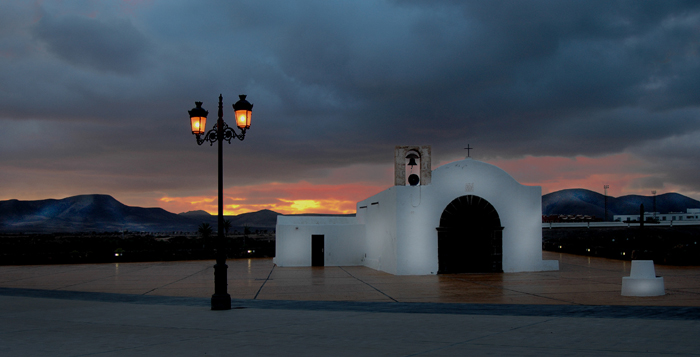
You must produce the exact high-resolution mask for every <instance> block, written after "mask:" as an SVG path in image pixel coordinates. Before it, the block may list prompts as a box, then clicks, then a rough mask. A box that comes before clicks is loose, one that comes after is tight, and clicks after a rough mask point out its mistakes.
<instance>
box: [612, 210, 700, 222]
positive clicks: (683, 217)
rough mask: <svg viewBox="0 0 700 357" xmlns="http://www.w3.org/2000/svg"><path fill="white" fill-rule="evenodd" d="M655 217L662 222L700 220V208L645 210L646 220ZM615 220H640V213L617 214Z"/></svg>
mask: <svg viewBox="0 0 700 357" xmlns="http://www.w3.org/2000/svg"><path fill="white" fill-rule="evenodd" d="M654 217H656V219H658V220H659V221H660V222H666V221H700V208H688V209H686V212H685V213H683V212H669V213H659V212H644V220H645V221H649V220H653V219H654ZM613 221H615V222H639V215H638V214H616V215H614V216H613Z"/></svg>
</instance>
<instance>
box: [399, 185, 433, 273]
mask: <svg viewBox="0 0 700 357" xmlns="http://www.w3.org/2000/svg"><path fill="white" fill-rule="evenodd" d="M434 188H435V187H434V186H432V185H420V186H396V187H395V189H397V199H396V207H397V208H396V217H397V219H396V226H397V232H398V233H397V237H398V239H397V257H398V259H397V272H396V274H397V275H425V274H437V271H438V260H437V255H438V251H437V247H438V246H437V230H436V229H435V228H436V227H437V226H438V223H439V216H438V221H437V222H436V221H435V218H434V217H433V216H434V215H433V214H431V213H432V212H431V210H434V205H433V204H432V203H431V199H430V196H431V195H432V194H433V192H434V191H435V190H434ZM443 208H444V207H443ZM443 208H440V212H442V209H443Z"/></svg>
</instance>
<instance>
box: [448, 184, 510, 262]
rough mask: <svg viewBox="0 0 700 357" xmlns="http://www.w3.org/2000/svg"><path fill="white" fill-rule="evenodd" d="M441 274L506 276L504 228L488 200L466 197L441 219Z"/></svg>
mask: <svg viewBox="0 0 700 357" xmlns="http://www.w3.org/2000/svg"><path fill="white" fill-rule="evenodd" d="M437 231H438V265H439V266H438V274H454V273H487V272H494V273H495V272H503V227H502V226H501V219H500V218H499V216H498V212H496V209H495V208H494V207H493V205H491V203H489V202H488V201H487V200H485V199H483V198H481V197H479V196H475V195H466V196H461V197H458V198H456V199H454V200H453V201H452V202H450V203H449V204H448V205H447V207H445V210H444V211H443V212H442V215H441V216H440V227H437Z"/></svg>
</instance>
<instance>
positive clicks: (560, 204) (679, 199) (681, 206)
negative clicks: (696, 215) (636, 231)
mask: <svg viewBox="0 0 700 357" xmlns="http://www.w3.org/2000/svg"><path fill="white" fill-rule="evenodd" d="M640 204H644V211H646V212H653V211H654V197H653V196H640V195H628V196H621V197H612V196H608V198H607V206H608V220H612V217H613V215H616V214H639V205H640ZM688 208H700V201H698V200H694V199H692V198H690V197H687V196H683V195H681V194H679V193H664V194H662V195H658V196H656V212H659V213H669V212H685V211H686V209H688ZM542 214H543V215H551V214H567V215H568V214H583V215H589V216H596V217H598V218H603V216H604V215H605V196H604V195H602V194H600V193H597V192H594V191H590V190H586V189H582V188H575V189H567V190H561V191H556V192H552V193H548V194H546V195H544V196H542Z"/></svg>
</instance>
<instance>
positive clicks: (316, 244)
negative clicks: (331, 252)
mask: <svg viewBox="0 0 700 357" xmlns="http://www.w3.org/2000/svg"><path fill="white" fill-rule="evenodd" d="M323 241H324V236H323V234H313V235H311V266H312V267H322V266H323V265H324V263H325V262H324V259H323V248H324V242H323Z"/></svg>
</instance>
